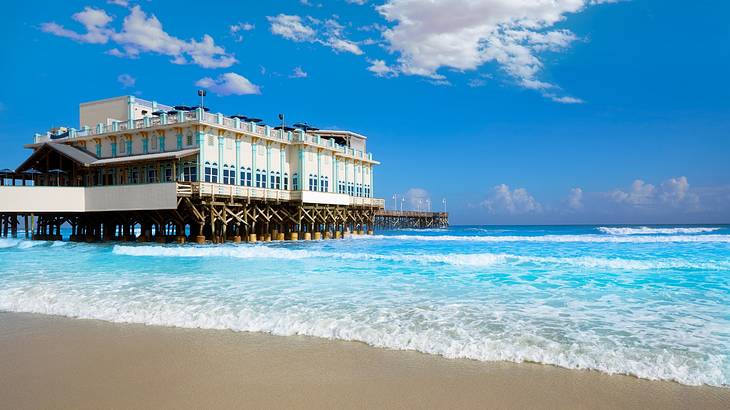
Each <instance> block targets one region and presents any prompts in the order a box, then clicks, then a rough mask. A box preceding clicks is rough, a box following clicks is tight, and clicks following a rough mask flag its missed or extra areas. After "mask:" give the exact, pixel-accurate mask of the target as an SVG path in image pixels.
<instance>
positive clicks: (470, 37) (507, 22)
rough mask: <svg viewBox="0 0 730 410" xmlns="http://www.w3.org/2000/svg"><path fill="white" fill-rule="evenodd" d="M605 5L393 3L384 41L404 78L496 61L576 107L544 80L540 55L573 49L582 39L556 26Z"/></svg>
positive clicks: (458, 0)
mask: <svg viewBox="0 0 730 410" xmlns="http://www.w3.org/2000/svg"><path fill="white" fill-rule="evenodd" d="M604 2H610V1H601V0H598V1H596V0H554V1H505V0H481V1H474V0H442V1H431V0H388V1H386V2H385V3H384V4H383V5H380V6H378V7H377V10H378V12H379V13H380V14H381V15H382V16H383V17H384V18H385V19H386V20H387V21H388V22H390V23H391V24H392V26H391V27H390V28H388V29H386V30H385V31H384V32H383V37H384V39H385V40H386V42H387V48H388V49H389V51H390V52H392V53H394V54H396V55H397V56H398V57H397V69H398V70H399V71H400V72H401V73H403V74H407V75H419V76H426V77H431V78H438V77H439V76H440V74H439V70H440V69H442V68H451V69H455V70H457V71H467V70H475V69H477V68H479V67H480V66H482V65H483V64H485V63H488V62H495V63H497V64H498V65H499V66H500V67H501V68H502V70H504V71H505V72H506V73H507V74H508V75H509V76H511V77H512V78H514V79H515V81H516V82H517V83H518V84H519V85H520V86H522V87H524V88H528V89H533V90H537V91H540V92H542V93H543V94H544V95H545V96H546V97H548V98H550V99H552V100H553V101H556V102H560V103H570V104H575V103H579V102H581V101H580V99H578V98H575V97H569V96H561V95H557V93H558V91H559V87H557V86H556V85H554V84H552V83H549V82H546V81H544V80H541V79H540V72H541V71H542V69H543V62H542V60H541V59H540V57H539V54H540V53H543V52H547V51H551V52H557V51H561V50H563V49H565V48H566V47H569V46H570V45H571V43H573V42H574V41H575V40H576V39H577V37H576V35H575V34H573V33H572V32H571V31H569V30H566V29H555V28H554V27H555V25H556V24H558V23H560V22H561V21H563V20H565V18H566V17H567V16H568V15H569V14H573V13H578V12H580V11H582V10H584V9H585V8H586V7H588V6H590V5H593V4H598V3H604Z"/></svg>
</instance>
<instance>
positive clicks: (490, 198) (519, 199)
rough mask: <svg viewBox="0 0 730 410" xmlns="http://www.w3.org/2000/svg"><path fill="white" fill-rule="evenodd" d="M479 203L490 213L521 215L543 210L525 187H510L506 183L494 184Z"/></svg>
mask: <svg viewBox="0 0 730 410" xmlns="http://www.w3.org/2000/svg"><path fill="white" fill-rule="evenodd" d="M481 205H482V206H483V207H484V208H486V209H487V211H488V212H489V213H492V214H508V215H521V214H531V213H540V212H542V210H543V207H542V205H541V204H540V203H539V202H538V201H537V200H536V199H535V198H534V197H533V196H532V195H530V193H529V192H528V191H527V190H526V189H525V188H515V189H510V187H509V186H508V185H506V184H500V185H496V186H494V187H493V188H492V191H491V192H490V193H489V195H487V198H486V199H485V200H484V201H482V203H481Z"/></svg>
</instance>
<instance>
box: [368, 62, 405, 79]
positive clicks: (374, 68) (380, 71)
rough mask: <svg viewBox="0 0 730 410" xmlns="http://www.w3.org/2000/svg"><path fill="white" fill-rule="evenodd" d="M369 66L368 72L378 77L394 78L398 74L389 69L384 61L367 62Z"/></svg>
mask: <svg viewBox="0 0 730 410" xmlns="http://www.w3.org/2000/svg"><path fill="white" fill-rule="evenodd" d="M368 62H369V63H370V66H369V67H368V71H370V72H372V73H374V74H375V75H376V76H378V77H395V76H397V75H398V72H397V71H396V70H394V69H393V68H392V67H389V66H388V65H387V64H386V63H385V61H384V60H368Z"/></svg>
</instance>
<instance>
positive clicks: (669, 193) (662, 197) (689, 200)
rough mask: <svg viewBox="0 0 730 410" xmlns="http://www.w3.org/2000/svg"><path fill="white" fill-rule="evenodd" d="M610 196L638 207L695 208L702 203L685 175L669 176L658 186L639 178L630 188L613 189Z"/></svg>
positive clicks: (618, 201)
mask: <svg viewBox="0 0 730 410" xmlns="http://www.w3.org/2000/svg"><path fill="white" fill-rule="evenodd" d="M609 198H611V199H612V200H613V201H614V202H616V203H619V204H624V205H628V206H631V207H637V208H656V207H659V206H661V207H667V206H670V207H681V208H684V209H686V210H694V209H697V208H698V207H699V203H700V199H699V196H698V195H697V194H696V193H694V192H692V191H691V189H690V184H689V181H688V180H687V177H685V176H680V177H676V178H669V179H667V180H666V181H664V182H662V183H661V185H659V186H658V187H657V186H654V185H652V184H649V183H646V182H644V181H642V180H640V179H637V180H635V181H634V182H633V183H632V184H631V186H630V187H629V188H628V189H625V190H624V189H614V190H613V191H611V192H610V193H609Z"/></svg>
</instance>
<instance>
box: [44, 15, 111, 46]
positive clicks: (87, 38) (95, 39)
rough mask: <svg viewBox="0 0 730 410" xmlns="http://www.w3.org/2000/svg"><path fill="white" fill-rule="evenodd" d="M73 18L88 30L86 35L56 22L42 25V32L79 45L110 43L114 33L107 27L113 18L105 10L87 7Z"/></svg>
mask: <svg viewBox="0 0 730 410" xmlns="http://www.w3.org/2000/svg"><path fill="white" fill-rule="evenodd" d="M71 18H72V19H74V20H76V21H77V22H79V23H81V25H82V26H84V28H85V29H86V33H83V34H81V33H77V32H75V31H72V30H68V29H66V28H65V27H63V26H62V25H60V24H57V23H56V22H48V23H43V24H41V30H42V31H45V32H46V33H51V34H54V35H56V36H59V37H66V38H70V39H71V40H74V41H78V42H79V43H89V44H106V43H107V42H108V41H109V36H110V35H111V33H112V31H111V30H110V29H109V28H108V27H107V25H108V24H109V23H110V22H111V21H112V17H111V16H109V15H108V14H106V12H105V11H104V10H101V9H95V8H93V7H85V8H84V9H83V10H82V11H80V12H78V13H75V14H74V15H73V16H71Z"/></svg>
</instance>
